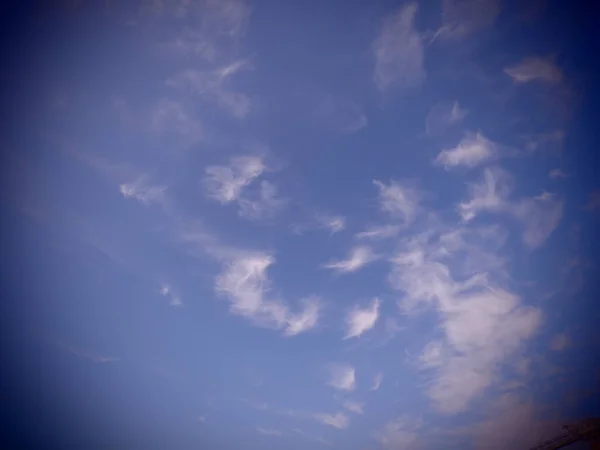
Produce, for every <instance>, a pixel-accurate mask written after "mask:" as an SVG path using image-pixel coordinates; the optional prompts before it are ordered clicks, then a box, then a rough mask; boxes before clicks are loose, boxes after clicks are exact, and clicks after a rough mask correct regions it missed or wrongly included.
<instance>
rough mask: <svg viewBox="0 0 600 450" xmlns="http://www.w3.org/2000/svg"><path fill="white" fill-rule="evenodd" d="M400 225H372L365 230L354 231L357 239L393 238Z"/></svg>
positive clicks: (398, 231)
mask: <svg viewBox="0 0 600 450" xmlns="http://www.w3.org/2000/svg"><path fill="white" fill-rule="evenodd" d="M400 229H401V228H400V227H399V226H398V225H378V226H372V227H370V228H368V229H366V230H365V231H361V232H359V233H356V237H357V238H358V239H373V240H379V239H389V238H393V237H395V236H397V235H398V233H400Z"/></svg>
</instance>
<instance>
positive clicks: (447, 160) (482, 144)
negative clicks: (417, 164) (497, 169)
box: [435, 132, 497, 169]
mask: <svg viewBox="0 0 600 450" xmlns="http://www.w3.org/2000/svg"><path fill="white" fill-rule="evenodd" d="M496 155H497V145H496V144H495V143H494V142H492V141H490V140H489V139H487V138H486V137H485V136H483V134H481V133H480V132H478V133H467V134H466V135H465V137H464V138H463V139H462V140H461V141H460V142H459V144H458V145H457V146H456V147H454V148H451V149H448V150H442V151H441V152H440V154H439V155H438V156H437V158H436V159H435V162H436V164H440V165H443V166H444V167H445V168H446V169H451V168H454V167H458V166H465V167H469V168H472V167H475V166H478V165H480V164H482V163H484V162H487V161H489V160H491V159H493V158H494V157H495V156H496Z"/></svg>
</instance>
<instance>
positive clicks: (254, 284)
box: [215, 252, 320, 336]
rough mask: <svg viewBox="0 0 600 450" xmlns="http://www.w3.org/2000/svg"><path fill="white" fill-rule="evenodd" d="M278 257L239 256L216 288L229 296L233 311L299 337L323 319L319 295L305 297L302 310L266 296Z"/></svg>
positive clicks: (218, 291)
mask: <svg viewBox="0 0 600 450" xmlns="http://www.w3.org/2000/svg"><path fill="white" fill-rule="evenodd" d="M274 262H275V259H274V258H273V257H272V256H270V255H267V254H262V253H254V254H252V253H243V252H242V253H240V254H239V255H235V256H234V257H233V258H232V260H231V261H229V263H228V266H227V267H226V269H225V271H224V272H223V273H222V274H221V275H219V276H218V277H217V280H216V286H215V289H216V291H217V293H219V294H221V295H225V296H226V297H227V298H228V299H229V302H230V310H231V312H232V313H233V314H236V315H240V316H243V317H245V318H247V319H249V320H250V321H252V322H253V323H255V324H256V325H259V326H263V327H267V328H273V329H277V330H283V333H284V335H286V336H295V335H298V334H300V333H303V332H306V331H308V330H310V329H312V328H314V327H315V326H316V324H317V322H318V319H319V312H320V306H319V305H320V304H319V301H318V299H317V298H309V299H305V300H304V301H303V302H302V306H303V309H302V310H301V311H300V312H298V313H293V312H292V311H290V309H289V307H288V306H287V305H286V304H285V303H283V302H282V301H281V300H278V299H269V298H267V297H266V295H267V293H268V292H269V291H270V287H271V282H270V280H269V278H268V276H267V269H268V268H269V266H271V265H272V264H273V263H274Z"/></svg>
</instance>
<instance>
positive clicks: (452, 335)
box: [389, 236, 541, 414]
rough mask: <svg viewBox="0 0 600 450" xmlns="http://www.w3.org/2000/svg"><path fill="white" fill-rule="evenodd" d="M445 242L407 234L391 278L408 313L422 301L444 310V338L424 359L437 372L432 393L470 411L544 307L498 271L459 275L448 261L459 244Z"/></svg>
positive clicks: (448, 406)
mask: <svg viewBox="0 0 600 450" xmlns="http://www.w3.org/2000/svg"><path fill="white" fill-rule="evenodd" d="M441 246H443V244H441V243H440V240H439V238H438V239H435V238H432V237H429V238H427V237H426V236H425V237H421V238H420V239H418V238H414V237H413V238H407V239H406V240H405V241H404V243H403V246H402V248H403V250H401V251H400V252H399V253H398V254H397V255H396V257H395V258H394V259H393V260H392V261H393V264H394V266H395V268H394V269H393V270H392V272H391V273H390V276H389V282H390V284H391V286H392V288H394V289H397V290H399V291H402V292H403V293H404V297H403V298H402V300H401V302H400V303H399V305H400V307H401V309H402V310H403V311H405V312H406V313H411V312H413V311H415V308H416V307H417V306H421V307H422V308H434V309H435V310H436V311H437V313H438V314H439V317H440V319H441V323H440V325H439V328H440V331H441V332H442V333H443V335H444V339H443V340H441V341H439V342H433V343H430V344H428V345H427V346H426V347H425V349H424V351H423V353H422V355H421V357H420V361H421V363H422V364H423V366H424V367H425V368H427V369H429V370H431V371H432V372H433V374H434V378H433V379H432V381H431V383H430V384H429V386H428V388H427V394H428V395H429V397H430V398H431V400H432V401H433V402H434V405H435V406H436V408H437V409H438V410H439V411H440V412H442V413H447V414H449V413H456V412H460V411H464V410H465V409H466V408H467V407H468V405H469V404H470V403H471V402H472V401H473V400H474V399H476V398H478V397H479V396H480V395H481V394H482V393H483V392H484V391H485V390H486V389H487V388H488V387H489V386H490V385H491V384H492V383H493V381H494V380H495V376H496V374H495V371H494V369H495V367H496V366H497V364H499V363H500V362H501V361H503V360H504V358H506V357H507V356H509V355H511V354H512V353H514V352H516V351H517V350H518V349H519V348H520V346H521V344H522V342H524V341H525V340H527V339H529V338H530V337H531V336H532V335H533V333H534V332H535V331H536V330H537V328H538V326H539V323H540V321H541V312H540V311H539V310H537V309H535V308H530V307H526V306H522V305H521V304H520V298H519V297H518V296H517V295H516V294H514V293H512V292H510V291H508V290H507V289H506V288H505V287H502V286H500V285H498V284H496V283H494V282H493V281H492V280H493V279H494V278H495V277H492V276H491V275H492V274H487V273H482V272H480V273H476V274H474V275H472V276H471V277H469V278H467V279H466V280H465V281H457V280H455V278H454V276H453V274H452V273H451V270H450V268H449V266H448V265H446V264H445V263H444V262H442V261H447V260H448V258H449V257H451V256H452V254H454V253H455V252H456V251H457V249H455V250H452V249H451V248H446V249H445V251H443V252H440V251H439V250H440V247H441ZM496 280H497V281H501V278H500V279H496Z"/></svg>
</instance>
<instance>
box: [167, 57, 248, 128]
mask: <svg viewBox="0 0 600 450" xmlns="http://www.w3.org/2000/svg"><path fill="white" fill-rule="evenodd" d="M248 65H249V64H248V61H246V60H239V61H235V62H233V63H231V64H229V65H226V66H223V67H220V68H218V69H215V70H210V71H207V70H195V69H187V70H184V71H183V72H180V73H178V74H177V75H174V76H172V77H169V78H168V79H167V81H166V85H167V86H169V87H173V88H178V89H183V90H186V91H189V92H191V93H193V94H197V95H200V96H203V97H205V98H207V99H208V100H209V101H212V102H214V103H216V104H217V105H218V106H219V107H220V108H221V109H224V110H226V111H228V112H229V113H231V115H233V116H234V117H245V116H246V115H247V114H248V113H249V112H250V107H251V103H250V99H249V98H248V96H247V95H245V94H242V93H239V92H234V91H232V90H231V89H229V88H228V84H229V83H230V79H231V77H233V76H234V75H235V74H236V73H238V72H240V71H241V70H243V69H245V68H247V67H248Z"/></svg>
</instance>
